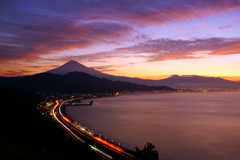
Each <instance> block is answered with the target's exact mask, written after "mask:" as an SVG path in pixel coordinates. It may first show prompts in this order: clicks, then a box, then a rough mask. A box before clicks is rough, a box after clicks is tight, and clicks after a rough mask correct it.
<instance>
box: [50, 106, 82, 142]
mask: <svg viewBox="0 0 240 160" xmlns="http://www.w3.org/2000/svg"><path fill="white" fill-rule="evenodd" d="M58 105H59V102H58V101H56V105H55V106H53V109H52V112H53V116H54V118H55V120H56V121H57V122H58V123H59V124H61V126H62V127H63V128H64V129H65V130H66V131H67V132H68V133H70V135H71V136H73V137H74V138H75V139H78V140H80V141H81V142H83V143H85V141H84V140H82V139H81V138H79V137H78V136H77V135H76V134H75V133H73V132H72V131H71V130H70V129H69V128H68V127H67V126H65V125H64V124H63V123H62V122H61V121H60V120H59V119H58V117H57V116H56V113H55V110H56V108H57V106H58Z"/></svg>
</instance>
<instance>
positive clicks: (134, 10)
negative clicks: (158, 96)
mask: <svg viewBox="0 0 240 160" xmlns="http://www.w3.org/2000/svg"><path fill="white" fill-rule="evenodd" d="M52 3H53V2H51V1H42V0H37V1H27V0H22V1H17V0H10V1H4V2H1V6H2V7H1V15H0V24H1V29H0V37H1V39H0V61H1V63H0V76H5V77H13V76H23V75H32V74H36V73H41V72H45V71H48V70H51V69H53V68H56V67H58V66H61V65H62V64H64V63H66V62H67V61H70V60H75V61H78V62H79V63H81V64H83V65H85V66H87V67H92V68H94V69H96V70H98V71H101V72H103V73H107V74H111V75H117V76H127V77H138V78H142V79H155V80H156V79H164V78H167V77H169V76H171V75H174V74H178V75H201V76H209V77H221V78H224V79H228V80H233V81H240V63H239V60H240V32H239V30H240V1H234V0H218V1H210V0H206V1H194V2H193V1H190V0H163V1H159V0H150V1H146V0H140V1H138V2H136V1H128V0H116V1H109V0H101V1H78V2H75V1H74V2H72V1H71V2H68V1H65V2H64V1H60V2H57V4H54V5H53V4H52Z"/></svg>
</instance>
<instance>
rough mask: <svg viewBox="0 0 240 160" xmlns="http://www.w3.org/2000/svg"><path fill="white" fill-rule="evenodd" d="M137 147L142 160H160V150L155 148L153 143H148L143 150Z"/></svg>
mask: <svg viewBox="0 0 240 160" xmlns="http://www.w3.org/2000/svg"><path fill="white" fill-rule="evenodd" d="M135 148H136V152H137V156H138V158H139V159H140V160H158V152H157V151H156V150H154V148H155V146H154V145H153V144H152V143H149V142H148V143H147V144H146V145H145V146H144V148H143V149H142V150H140V149H139V148H138V147H135Z"/></svg>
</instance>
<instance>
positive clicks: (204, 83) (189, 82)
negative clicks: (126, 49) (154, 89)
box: [47, 61, 240, 88]
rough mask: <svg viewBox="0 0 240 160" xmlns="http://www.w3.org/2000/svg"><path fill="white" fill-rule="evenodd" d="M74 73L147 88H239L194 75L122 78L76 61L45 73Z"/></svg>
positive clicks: (214, 79) (229, 83) (224, 81)
mask: <svg viewBox="0 0 240 160" xmlns="http://www.w3.org/2000/svg"><path fill="white" fill-rule="evenodd" d="M74 71H77V72H84V73H88V74H90V75H92V76H95V77H98V78H106V79H109V80H112V81H123V82H130V83H137V84H141V85H148V86H154V85H155V86H161V85H166V86H171V87H175V88H180V87H188V88H198V87H213V88H215V87H222V88H224V87H234V88H235V87H240V82H233V81H229V80H225V79H222V78H215V77H204V76H196V75H192V76H178V75H173V76H171V77H169V78H166V79H161V80H149V79H148V80H147V79H140V78H130V77H124V76H114V75H109V74H105V73H101V72H99V71H97V70H95V69H93V68H88V67H86V66H84V65H82V64H80V63H78V62H76V61H69V62H67V63H65V64H64V65H62V66H60V67H58V68H55V69H53V70H50V71H47V72H49V73H53V74H60V75H64V74H67V73H69V72H74Z"/></svg>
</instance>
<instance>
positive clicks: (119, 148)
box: [93, 137, 124, 152]
mask: <svg viewBox="0 0 240 160" xmlns="http://www.w3.org/2000/svg"><path fill="white" fill-rule="evenodd" d="M93 138H94V139H96V140H97V141H99V142H101V143H103V144H105V145H107V146H109V147H112V148H114V149H116V150H118V151H120V152H123V151H124V150H123V149H122V148H121V147H119V146H116V145H115V144H113V143H110V142H108V141H106V140H104V139H102V138H100V137H93Z"/></svg>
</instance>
